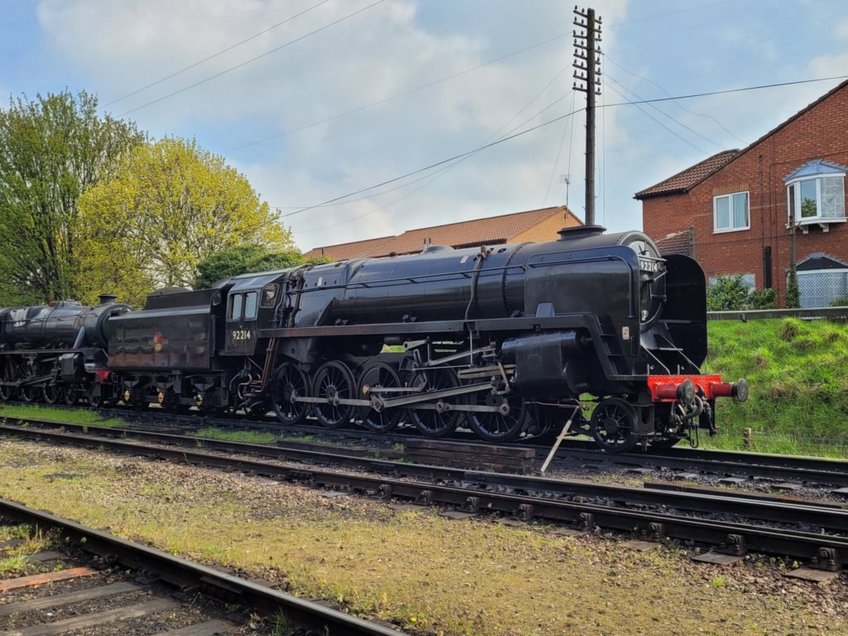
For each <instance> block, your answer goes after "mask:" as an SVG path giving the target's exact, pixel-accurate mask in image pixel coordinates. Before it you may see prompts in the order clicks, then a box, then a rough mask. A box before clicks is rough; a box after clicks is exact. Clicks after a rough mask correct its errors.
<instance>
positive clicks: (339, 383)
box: [312, 360, 356, 428]
mask: <svg viewBox="0 0 848 636" xmlns="http://www.w3.org/2000/svg"><path fill="white" fill-rule="evenodd" d="M312 395H313V396H314V397H318V398H324V399H327V400H330V402H329V403H324V404H316V405H315V407H314V409H313V412H314V413H315V417H316V418H317V420H318V421H319V422H321V425H322V426H326V427H327V428H338V427H339V426H342V425H344V424H346V423H348V422H349V421H350V419H351V417H353V411H354V408H353V407H352V406H351V405H349V404H340V403H339V400H353V399H355V398H356V381H355V380H354V379H353V374H352V373H351V372H350V369H348V368H347V365H345V364H344V363H343V362H339V361H337V360H333V361H331V362H327V363H325V364H324V365H322V366H321V367H320V368H319V369H318V371H317V373H315V379H314V380H313V382H312Z"/></svg>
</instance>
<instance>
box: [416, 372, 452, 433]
mask: <svg viewBox="0 0 848 636" xmlns="http://www.w3.org/2000/svg"><path fill="white" fill-rule="evenodd" d="M425 383H426V384H425ZM422 385H423V386H426V388H425V390H424V392H425V393H432V392H434V391H443V390H445V389H452V388H454V387H457V386H459V378H457V377H456V373H454V372H453V370H452V369H432V370H428V371H419V372H418V373H416V374H415V375H414V376H413V377H412V381H411V382H410V386H422ZM460 399H462V398H461V397H459V398H456V397H454V398H447V399H444V400H440V402H442V403H443V405H444V404H456V403H457V402H458V401H459V400H460ZM410 412H411V413H412V423H413V424H415V428H417V429H418V430H419V431H421V434H422V435H426V436H427V437H444V436H445V435H450V434H451V433H453V432H454V431H455V430H456V427H457V426H459V423H460V421H461V420H462V412H461V411H449V410H443V409H441V408H440V406H439V404H437V405H436V408H435V409H432V408H427V409H419V408H414V407H413V408H411V409H410Z"/></svg>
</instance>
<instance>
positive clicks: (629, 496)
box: [0, 423, 848, 533]
mask: <svg viewBox="0 0 848 636" xmlns="http://www.w3.org/2000/svg"><path fill="white" fill-rule="evenodd" d="M50 426H54V427H56V426H59V425H58V424H56V423H52V424H50ZM66 427H67V425H66ZM73 427H74V428H75V429H76V431H77V432H78V433H83V432H87V433H93V434H97V435H100V436H103V435H106V436H108V441H114V440H113V439H112V438H113V437H115V436H119V437H125V438H126V437H131V438H134V439H139V440H146V441H148V442H151V441H152V442H159V443H167V444H174V445H180V446H183V447H189V448H192V449H193V450H192V451H191V452H186V451H180V450H177V451H173V452H176V453H177V456H176V458H177V459H179V458H180V457H183V458H185V459H186V461H198V462H199V463H204V462H208V461H209V459H208V458H209V457H210V456H209V454H208V453H200V452H199V451H196V450H194V449H196V448H197V447H198V446H201V445H202V446H206V447H207V448H209V449H214V450H217V451H222V452H228V453H239V454H246V455H259V456H263V457H272V458H275V459H285V460H294V461H299V462H302V461H308V462H312V463H319V464H323V465H333V466H343V467H346V468H352V469H355V470H368V471H370V472H377V473H379V474H390V475H394V476H403V477H415V478H426V479H428V480H429V481H431V482H432V481H438V482H440V483H448V482H450V483H455V484H461V485H464V486H468V487H474V488H476V489H480V490H483V491H489V490H492V489H510V490H512V491H513V492H517V493H522V494H526V493H535V494H537V495H539V496H542V497H545V498H551V497H559V498H575V497H582V498H592V499H599V500H608V501H611V502H614V503H616V504H619V505H622V504H642V505H653V506H666V507H673V508H675V509H678V510H686V511H690V512H699V513H714V514H732V515H740V516H744V517H747V518H750V519H759V520H763V521H771V522H775V523H784V524H795V523H799V521H800V522H803V523H804V524H805V525H806V526H817V527H819V528H822V529H826V530H832V531H840V532H843V533H846V532H848V510H845V509H844V508H842V507H837V506H830V505H818V504H815V503H805V502H793V503H791V504H790V503H788V502H786V501H785V500H783V499H777V498H773V499H769V498H768V497H767V496H764V495H753V496H750V497H748V496H746V495H745V493H741V492H737V493H733V494H727V495H724V494H716V493H705V492H699V493H696V492H691V491H678V490H671V489H668V488H636V487H632V486H620V485H616V484H598V483H595V482H590V481H585V480H575V479H552V478H545V477H533V476H526V475H514V474H508V473H492V472H485V471H476V470H465V469H461V468H451V467H445V466H432V465H427V464H410V463H407V462H398V461H391V460H386V459H374V458H368V457H359V456H352V455H344V454H340V453H337V452H333V451H318V450H303V449H299V448H286V447H285V446H284V445H282V446H267V445H264V444H249V443H244V442H230V441H225V440H214V439H208V438H204V437H193V436H181V435H172V434H169V433H151V432H147V431H133V430H126V429H110V428H100V429H95V428H93V427H84V426H82V425H73ZM26 430H27V429H22V428H19V427H15V426H11V427H10V426H4V425H0V432H5V433H10V432H15V431H26ZM42 430H43V429H42ZM42 430H40V431H36V434H38V433H39V432H42ZM49 435H50V436H51V439H58V440H60V441H69V437H68V436H66V435H65V434H63V433H49ZM70 437H72V438H78V437H79V435H78V434H76V435H71V436H70ZM89 439H90V438H89ZM106 439H107V438H103V437H101V438H99V440H100V441H99V442H98V441H97V440H95V442H96V443H100V444H102V443H103V441H104V440H106ZM112 447H113V448H115V449H116V450H123V449H125V448H126V446H124V445H123V444H122V443H120V442H119V443H118V445H117V446H115V445H113V446H112ZM129 448H130V450H135V449H142V450H144V451H145V452H149V451H150V449H151V448H153V449H159V448H161V447H158V446H157V447H149V446H138V445H135V444H133V445H130V447H129ZM168 450H169V452H170V451H172V450H173V449H168ZM154 452H156V451H155V450H154ZM171 457H172V458H174V457H175V456H174V455H173V454H172V455H171ZM215 457H217V456H215ZM232 461H238V460H232ZM248 469H249V470H256V471H268V470H272V471H273V470H275V469H282V470H284V471H285V470H286V469H285V468H282V467H280V466H278V465H277V464H268V463H267V462H254V463H251V464H250V466H249V467H248ZM297 471H298V472H302V469H301V468H298V469H297ZM324 473H325V471H319V470H317V469H316V470H315V474H316V475H318V476H321V475H323V474H324ZM282 475H283V477H286V476H287V473H286V472H283V473H282ZM381 483H382V482H381ZM379 485H380V484H378V486H379ZM801 512H803V517H801V516H800V514H801Z"/></svg>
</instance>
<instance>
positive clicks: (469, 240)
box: [304, 206, 582, 261]
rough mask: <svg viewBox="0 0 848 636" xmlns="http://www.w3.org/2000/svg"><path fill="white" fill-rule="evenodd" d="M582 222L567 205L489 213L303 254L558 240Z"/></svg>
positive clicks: (352, 254) (333, 255)
mask: <svg viewBox="0 0 848 636" xmlns="http://www.w3.org/2000/svg"><path fill="white" fill-rule="evenodd" d="M581 224H582V222H581V221H580V219H578V218H577V217H576V216H574V214H573V213H572V212H571V210H569V209H568V208H566V207H565V206H557V207H551V208H541V209H539V210H527V211H526V212H515V213H513V214H503V215H500V216H490V217H487V218H484V219H475V220H473V221H460V222H458V223H448V224H445V225H435V226H432V227H422V228H419V229H416V230H407V231H406V232H404V233H402V234H399V235H397V236H383V237H381V238H376V239H367V240H364V241H354V242H352V243H339V244H337V245H325V246H323V247H313V248H312V249H311V250H309V251H308V252H306V254H304V256H305V257H306V258H307V259H310V258H319V257H325V258H329V259H331V260H334V261H337V260H344V259H348V258H365V257H368V258H374V257H378V256H398V255H401V254H417V253H418V252H420V251H421V250H423V249H424V248H425V247H427V246H428V245H449V246H451V247H454V248H461V247H478V246H480V245H500V244H503V243H524V242H539V241H555V240H556V239H557V238H559V236H558V235H557V232H558V231H559V230H561V229H562V228H563V227H573V226H575V225H581Z"/></svg>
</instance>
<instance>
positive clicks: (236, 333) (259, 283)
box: [223, 271, 286, 356]
mask: <svg viewBox="0 0 848 636" xmlns="http://www.w3.org/2000/svg"><path fill="white" fill-rule="evenodd" d="M285 277H286V272H279V271H278V272H265V273H261V274H248V275H245V276H238V277H236V278H234V279H233V281H234V284H233V286H232V287H230V290H229V293H228V294H227V312H226V317H225V320H224V322H225V327H224V351H223V353H224V355H233V356H253V355H255V354H256V353H257V339H258V336H259V330H260V329H262V328H267V327H270V326H273V324H274V315H275V312H276V310H277V307H278V305H279V303H280V298H281V294H280V289H281V288H282V285H283V280H284V279H285Z"/></svg>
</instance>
